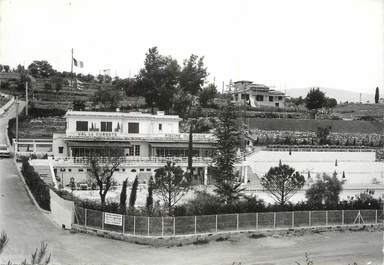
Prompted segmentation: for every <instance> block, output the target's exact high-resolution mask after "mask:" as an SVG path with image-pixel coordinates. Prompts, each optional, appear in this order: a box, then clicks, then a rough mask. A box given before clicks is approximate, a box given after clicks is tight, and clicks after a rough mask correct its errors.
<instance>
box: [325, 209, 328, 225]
mask: <svg viewBox="0 0 384 265" xmlns="http://www.w3.org/2000/svg"><path fill="white" fill-rule="evenodd" d="M325 225H326V226H328V211H325Z"/></svg>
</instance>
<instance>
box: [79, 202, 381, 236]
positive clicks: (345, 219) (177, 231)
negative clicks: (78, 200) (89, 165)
mask: <svg viewBox="0 0 384 265" xmlns="http://www.w3.org/2000/svg"><path fill="white" fill-rule="evenodd" d="M74 215H75V218H74V224H76V225H80V226H83V227H89V228H94V229H99V230H105V231H113V232H118V233H123V234H128V235H137V236H154V237H161V236H176V235H197V234H207V233H213V234H214V233H221V232H235V231H257V230H272V229H292V228H310V227H328V226H343V225H370V224H378V223H382V222H383V220H384V214H383V210H331V211H292V212H262V213H240V214H219V215H199V216H177V217H147V216H130V215H120V214H113V213H107V212H101V211H96V210H91V209H85V208H81V207H75V210H74Z"/></svg>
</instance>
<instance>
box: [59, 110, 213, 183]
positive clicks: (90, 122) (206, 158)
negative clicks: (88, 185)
mask: <svg viewBox="0 0 384 265" xmlns="http://www.w3.org/2000/svg"><path fill="white" fill-rule="evenodd" d="M65 118H66V131H65V133H55V134H54V135H53V144H52V152H53V157H54V170H55V175H56V176H57V177H58V178H60V179H62V181H63V183H64V185H67V184H68V183H69V182H70V179H71V178H73V179H74V180H75V181H76V182H85V181H86V180H87V169H86V161H87V157H89V156H92V155H93V154H98V155H99V156H101V157H109V156H110V154H111V153H113V152H116V151H119V152H120V153H121V154H123V158H122V161H123V162H122V163H121V165H120V167H119V168H118V170H117V172H115V175H114V178H115V179H116V180H117V181H118V182H122V181H123V180H124V179H126V178H127V177H128V178H129V179H130V180H132V179H133V178H134V177H135V176H136V175H137V176H138V177H139V181H140V182H142V183H145V182H147V181H148V178H149V177H150V176H151V175H152V174H154V171H155V170H156V169H157V168H159V167H162V166H164V165H165V163H166V161H168V160H170V161H172V162H175V163H176V164H177V165H179V166H181V167H182V168H183V169H184V170H186V168H187V163H188V162H187V161H188V158H187V157H188V140H189V134H188V133H180V131H179V122H180V120H181V119H180V118H179V117H178V116H174V115H164V113H163V112H158V113H157V114H156V115H153V114H146V113H140V112H129V113H123V112H89V111H71V110H69V111H68V112H67V113H66V114H65ZM214 141H215V138H214V137H213V135H212V134H193V174H194V176H195V177H194V179H193V183H194V184H208V182H209V180H208V174H207V168H208V165H209V163H210V162H211V156H212V152H213V148H214V146H213V144H214Z"/></svg>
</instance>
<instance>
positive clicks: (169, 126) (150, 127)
mask: <svg viewBox="0 0 384 265" xmlns="http://www.w3.org/2000/svg"><path fill="white" fill-rule="evenodd" d="M76 121H87V122H88V131H89V130H90V129H91V128H92V123H93V124H94V126H93V128H95V129H99V131H100V126H101V122H102V121H106V122H112V132H115V129H116V128H117V124H118V123H119V125H120V128H121V129H120V132H121V133H123V134H128V123H130V122H133V123H139V133H140V134H162V133H167V134H171V133H179V120H178V119H173V120H171V119H168V118H166V116H164V118H162V117H156V118H150V119H149V118H140V117H138V118H135V117H122V118H117V117H92V116H84V117H67V133H75V132H76ZM159 124H162V130H161V131H160V130H159Z"/></svg>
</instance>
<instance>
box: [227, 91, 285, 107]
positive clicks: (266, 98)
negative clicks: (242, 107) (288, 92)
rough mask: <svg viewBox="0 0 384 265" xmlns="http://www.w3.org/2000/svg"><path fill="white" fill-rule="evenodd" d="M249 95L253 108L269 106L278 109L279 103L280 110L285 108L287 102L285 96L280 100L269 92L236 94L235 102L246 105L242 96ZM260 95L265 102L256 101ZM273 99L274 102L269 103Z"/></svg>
mask: <svg viewBox="0 0 384 265" xmlns="http://www.w3.org/2000/svg"><path fill="white" fill-rule="evenodd" d="M242 94H243V95H247V98H249V103H250V105H251V106H252V107H260V106H269V107H276V103H279V106H278V107H279V108H283V107H285V100H284V96H282V99H281V100H279V96H276V95H273V94H270V93H268V92H245V93H236V94H234V97H233V98H234V101H235V102H240V103H245V102H246V100H245V99H244V98H242V97H241V95H242ZM257 95H260V96H263V101H258V100H256V96H257ZM270 96H272V97H273V101H269V97H270Z"/></svg>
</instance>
